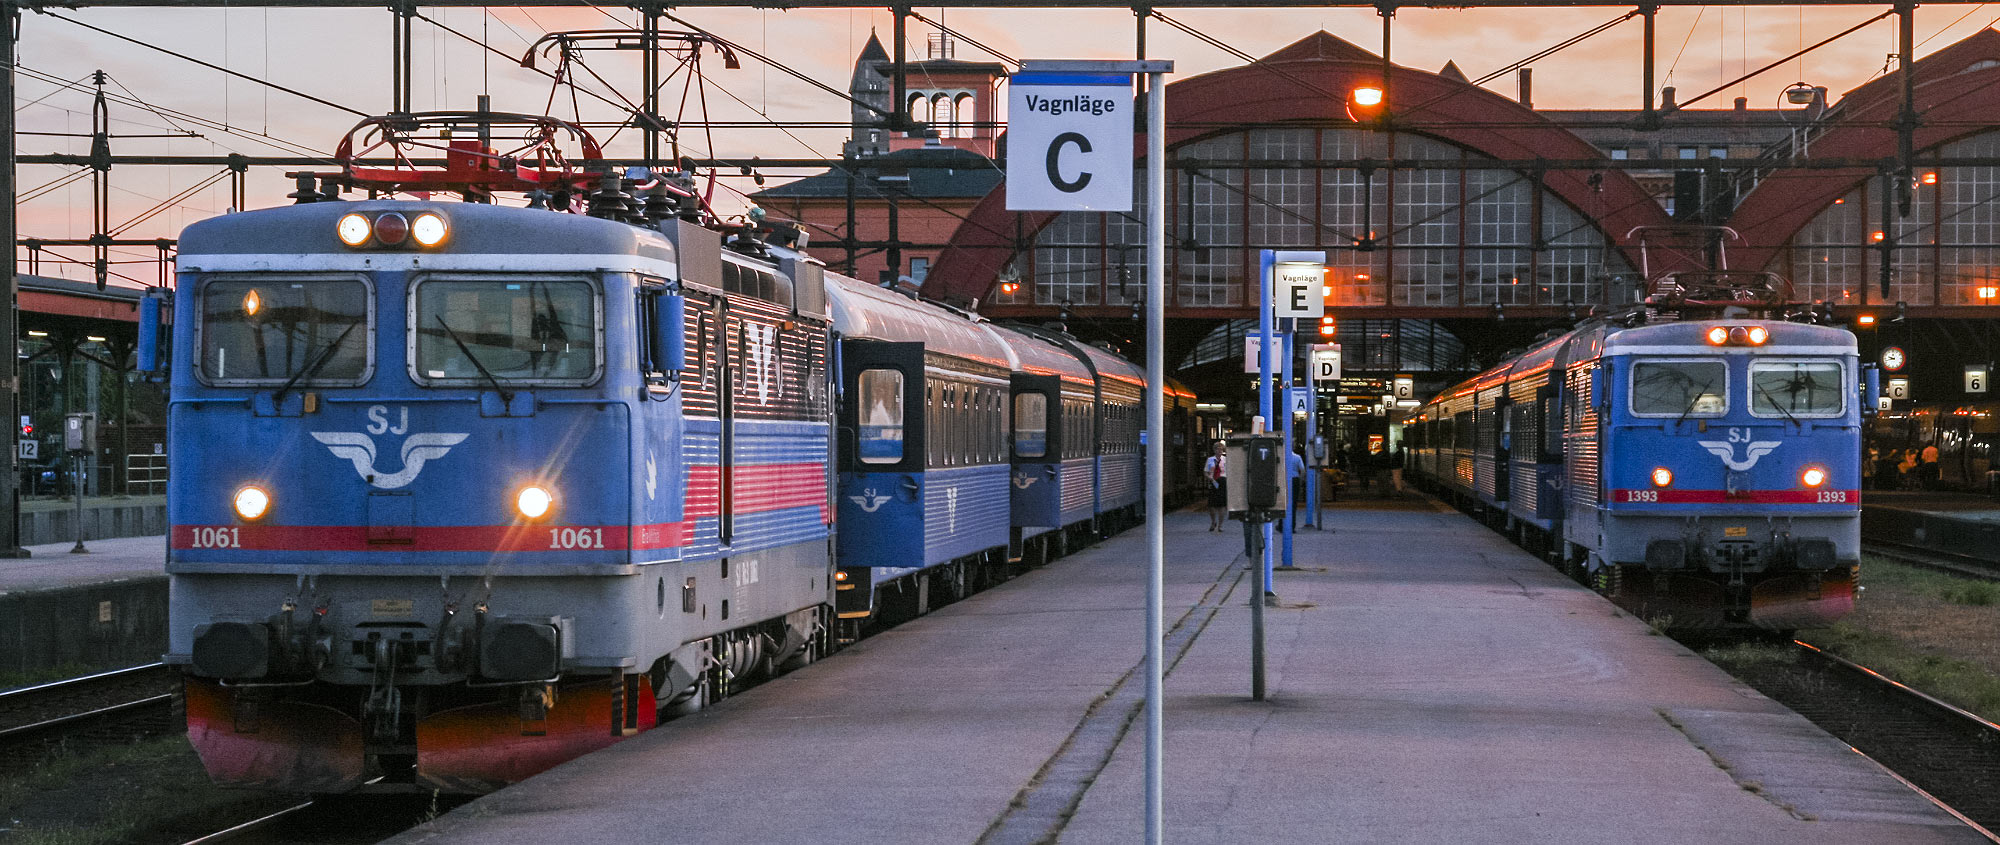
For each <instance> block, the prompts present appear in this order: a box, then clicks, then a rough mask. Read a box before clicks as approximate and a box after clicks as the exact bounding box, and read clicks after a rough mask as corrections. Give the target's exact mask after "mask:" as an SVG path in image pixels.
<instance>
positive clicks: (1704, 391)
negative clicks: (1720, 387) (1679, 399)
mask: <svg viewBox="0 0 2000 845" xmlns="http://www.w3.org/2000/svg"><path fill="white" fill-rule="evenodd" d="M1688 381H1690V382H1691V381H1694V379H1688ZM1714 383H1715V379H1709V380H1708V381H1705V382H1702V383H1701V386H1700V387H1697V388H1695V389H1694V395H1693V396H1690V397H1688V406H1687V410H1684V411H1682V412H1681V418H1680V419H1677V420H1674V425H1680V424H1681V423H1684V422H1687V421H1688V415H1689V414H1692V413H1694V406H1696V405H1699V404H1701V397H1703V396H1707V395H1708V386H1709V385H1711V384H1714Z"/></svg>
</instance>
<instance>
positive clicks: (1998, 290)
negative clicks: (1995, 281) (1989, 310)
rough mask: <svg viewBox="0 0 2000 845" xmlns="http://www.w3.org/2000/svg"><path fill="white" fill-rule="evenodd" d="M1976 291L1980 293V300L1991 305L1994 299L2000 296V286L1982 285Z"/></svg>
mask: <svg viewBox="0 0 2000 845" xmlns="http://www.w3.org/2000/svg"><path fill="white" fill-rule="evenodd" d="M1974 293H1976V294H1978V296H1979V301H1980V302H1982V303H1985V304H1988V305H1991V304H1993V300H1994V299H1996V298H2000V286H1995V285H1980V286H1979V288H1978V289H1977V290H1975V291H1974Z"/></svg>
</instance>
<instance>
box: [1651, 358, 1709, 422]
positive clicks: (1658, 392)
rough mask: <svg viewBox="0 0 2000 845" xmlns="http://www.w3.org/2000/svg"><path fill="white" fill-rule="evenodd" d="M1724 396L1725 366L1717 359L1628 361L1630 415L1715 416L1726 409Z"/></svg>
mask: <svg viewBox="0 0 2000 845" xmlns="http://www.w3.org/2000/svg"><path fill="white" fill-rule="evenodd" d="M1728 396H1729V375H1728V367H1727V366H1726V365H1725V364H1723V362H1721V361H1713V360H1710V361H1638V362H1635V363H1633V364H1632V414H1633V416H1639V417H1719V416H1722V415H1723V413H1724V412H1726V411H1728V410H1729V400H1728Z"/></svg>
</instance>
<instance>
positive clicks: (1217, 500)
mask: <svg viewBox="0 0 2000 845" xmlns="http://www.w3.org/2000/svg"><path fill="white" fill-rule="evenodd" d="M1226 449H1227V445H1226V444H1224V443H1223V442H1222V441H1220V440H1217V441H1215V454H1212V455H1209V456H1208V461H1207V462H1206V463H1203V464H1202V465H1201V477H1202V478H1204V479H1207V480H1208V530H1210V531H1221V530H1222V524H1223V522H1224V520H1225V518H1226V517H1227V516H1228V515H1229V487H1228V485H1227V484H1225V483H1224V482H1223V478H1224V477H1225V476H1226V475H1227V474H1228V469H1229V466H1228V464H1229V456H1228V455H1227V454H1225V453H1224V452H1225V450H1226Z"/></svg>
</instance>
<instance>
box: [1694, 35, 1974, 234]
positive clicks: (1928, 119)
mask: <svg viewBox="0 0 2000 845" xmlns="http://www.w3.org/2000/svg"><path fill="white" fill-rule="evenodd" d="M1914 68H1915V71H1916V77H1917V78H1916V100H1915V103H1916V112H1917V114H1918V115H1919V123H1918V126H1917V129H1916V132H1915V145H1914V147H1915V149H1917V150H1927V149H1931V148H1934V147H1937V146H1939V145H1941V144H1946V143H1949V142H1951V141H1954V140H1957V139H1959V138H1963V137H1966V136H1970V135H1976V134H1980V133H1984V132H1991V131H1994V130H1995V129H1996V128H2000V124H1996V123H1995V121H1994V114H1995V113H1996V112H2000V32H1996V31H1994V30H1991V29H1985V30H1981V31H1979V32H1978V33H1976V34H1974V35H1972V36H1971V37H1969V38H1966V39H1964V40H1962V41H1959V42H1957V43H1955V44H1952V45H1951V46H1948V47H1946V48H1944V49H1942V50H1939V51H1937V52H1936V53H1932V54H1931V55H1929V56H1925V57H1924V58H1922V59H1919V60H1918V61H1917V62H1916V64H1915V65H1914ZM1902 98H1903V82H1902V77H1901V76H1900V75H1898V74H1895V73H1890V74H1886V75H1884V76H1881V77H1879V78H1877V79H1875V80H1873V81H1870V82H1869V83H1867V84H1865V85H1862V86H1861V87H1859V88H1856V89H1854V90H1852V91H1849V92H1847V93H1846V94H1845V95H1843V96H1842V97H1841V98H1840V102H1839V103H1838V104H1837V105H1836V106H1835V107H1834V108H1833V109H1832V111H1831V112H1830V113H1828V114H1827V115H1826V116H1824V117H1823V118H1821V121H1820V123H1819V124H1818V125H1817V126H1816V127H1815V128H1814V129H1813V130H1812V131H1811V133H1810V134H1809V136H1808V137H1809V138H1810V141H1809V144H1808V146H1807V147H1806V149H1805V150H1804V151H1803V152H1804V154H1803V155H1802V156H1801V157H1802V158H1805V159H1806V160H1807V161H1808V162H1811V161H1821V162H1833V161H1839V160H1853V159H1874V160H1879V161H1882V162H1884V163H1888V162H1889V161H1890V160H1891V159H1893V158H1894V157H1895V156H1896V155H1897V137H1896V130H1895V129H1894V128H1892V125H1893V122H1894V121H1895V120H1896V118H1897V115H1898V112H1899V110H1900V109H1901V108H1902ZM1880 175H1881V171H1880V170H1879V169H1878V168H1876V167H1858V168H1857V167H1842V168H1835V167H1811V166H1808V167H1802V168H1800V167H1794V168H1787V169H1782V170H1776V171H1773V172H1771V173H1769V174H1767V175H1765V176H1764V178H1763V179H1762V180H1761V181H1759V182H1758V184H1757V186H1756V187H1755V188H1753V189H1752V190H1751V191H1750V192H1749V193H1748V194H1747V195H1745V196H1744V198H1743V200H1742V201H1741V202H1739V203H1738V204H1737V206H1736V211H1735V212H1734V214H1733V215H1732V216H1731V218H1730V219H1731V220H1732V221H1733V222H1732V224H1731V225H1732V228H1734V229H1735V230H1736V231H1737V233H1738V234H1740V235H1741V236H1742V238H1743V240H1742V246H1741V247H1740V248H1739V249H1738V250H1737V251H1735V253H1734V255H1733V256H1732V264H1733V265H1736V266H1741V267H1746V268H1761V267H1764V266H1765V265H1767V264H1769V263H1770V262H1771V261H1772V260H1773V259H1774V258H1775V257H1776V256H1777V253H1778V251H1779V250H1781V249H1783V248H1784V247H1785V245H1786V243H1787V242H1788V241H1790V240H1791V239H1792V237H1793V236H1794V235H1796V234H1797V233H1798V232H1799V230H1800V229H1801V228H1803V227H1804V226H1805V225H1806V224H1808V223H1810V222H1812V220H1813V218H1814V217H1816V216H1817V215H1819V213H1820V212H1822V211H1825V210H1826V208H1827V207H1828V205H1829V204H1831V203H1833V201H1834V200H1836V199H1839V198H1840V197H1841V196H1843V195H1844V194H1846V193H1847V192H1849V191H1851V190H1853V189H1854V188H1855V187H1856V186H1857V185H1859V184H1861V183H1862V182H1864V181H1866V180H1868V179H1872V178H1876V177H1878V176H1880ZM1871 211H1872V210H1871ZM1872 216H1873V215H1872V214H1871V219H1872Z"/></svg>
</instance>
